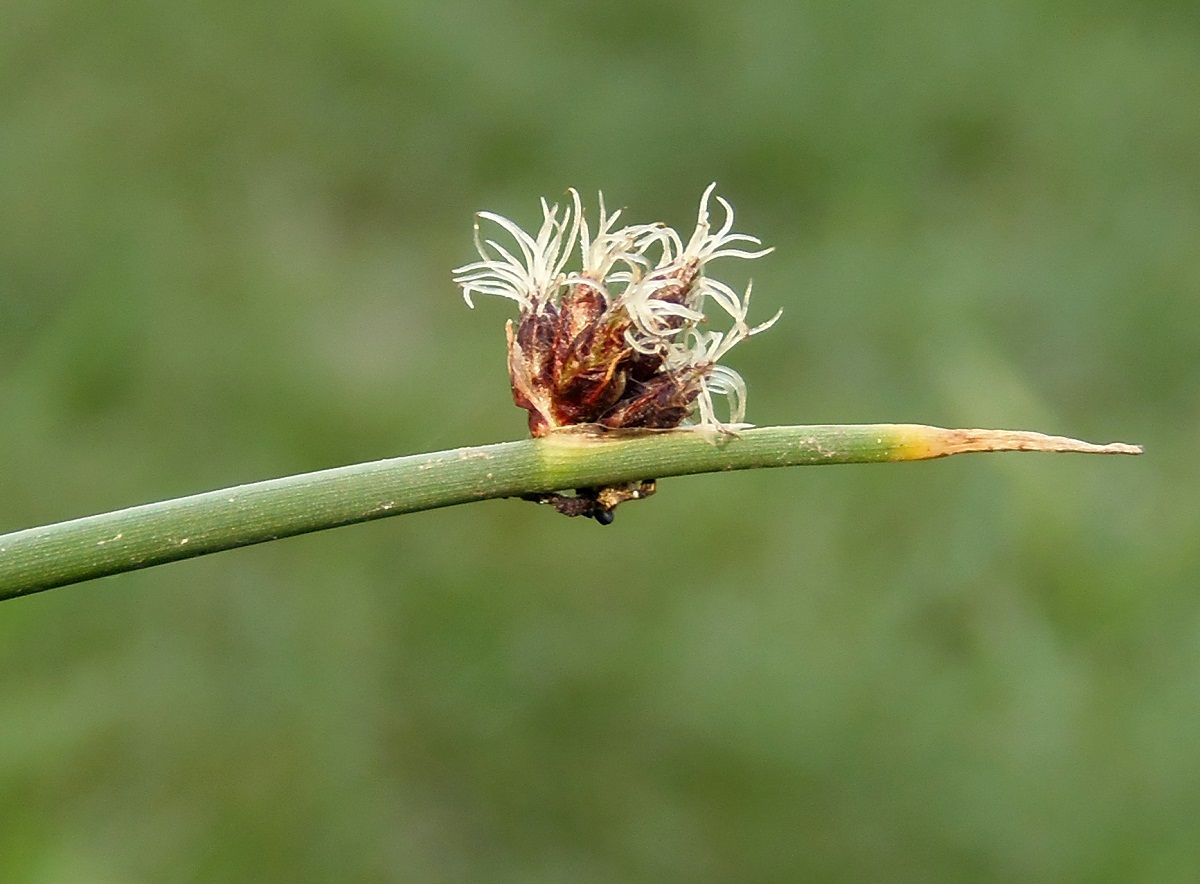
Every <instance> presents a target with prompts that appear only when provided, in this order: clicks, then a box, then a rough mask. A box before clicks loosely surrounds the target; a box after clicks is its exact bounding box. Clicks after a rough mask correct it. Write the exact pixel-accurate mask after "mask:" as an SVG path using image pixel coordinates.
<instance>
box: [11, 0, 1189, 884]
mask: <svg viewBox="0 0 1200 884" xmlns="http://www.w3.org/2000/svg"><path fill="white" fill-rule="evenodd" d="M3 17H4V20H5V24H4V26H3V28H0V308H2V312H0V457H2V463H3V467H2V468H0V530H4V531H6V530H15V529H19V528H24V527H28V526H31V525H35V524H40V523H44V522H49V521H56V520H60V519H65V518H70V517H73V516H77V515H83V514H87V513H91V512H97V511H101V510H105V509H111V508H116V507H120V506H125V505H129V504H133V503H140V502H145V501H149V500H153V499H160V498H164V497H170V496H175V495H179V494H185V493H189V492H194V491H201V490H207V489H210V488H216V487H221V486H225V485H230V484H235V483H239V482H245V481H252V480H255V479H261V478H267V477H271V476H278V475H285V474H288V473H293V472H300V471H306V470H312V469H319V468H323V467H328V466H335V465H340V464H345V463H352V462H356V461H362V460H370V459H376V458H380V457H387V456H392V455H398V454H406V453H412V452H418V451H424V450H431V449H437V448H447V447H455V446H459V445H466V444H475V443H483V442H492V441H500V440H504V439H513V438H518V437H520V436H522V435H523V434H524V432H525V430H524V419H523V418H524V415H523V413H522V412H519V411H518V410H517V409H515V408H514V407H513V406H512V404H511V402H510V399H509V393H508V388H507V379H506V376H505V369H504V345H503V322H504V319H505V318H506V317H508V316H510V315H511V311H510V309H509V308H510V306H511V305H509V304H507V303H506V302H501V301H498V300H490V301H489V300H487V299H482V301H483V302H482V303H480V305H479V307H478V309H477V310H476V311H475V312H473V313H472V312H470V311H468V310H467V309H466V308H465V307H464V305H463V303H462V300H461V298H460V297H459V295H458V292H457V290H456V288H455V287H454V285H453V284H452V283H451V281H450V268H451V267H454V266H456V265H458V264H461V263H463V262H465V261H467V260H470V259H471V258H472V256H473V251H472V248H471V237H470V230H471V216H472V213H473V212H475V211H477V210H479V209H492V210H495V211H498V212H501V213H503V214H506V215H509V216H510V217H513V218H514V219H516V220H517V221H518V222H520V223H522V224H524V225H526V226H529V225H534V224H536V223H537V221H538V220H539V218H540V214H539V211H538V209H537V203H536V200H537V198H538V197H540V196H543V195H545V196H548V197H550V198H551V199H558V198H560V197H561V195H563V193H564V192H565V189H566V188H567V187H569V186H574V187H577V188H579V189H580V190H581V191H583V192H584V193H585V194H592V193H594V192H595V190H596V189H597V188H603V189H604V191H605V194H606V196H607V197H608V201H609V204H610V205H625V206H628V207H629V209H630V213H631V214H630V217H631V218H632V219H634V220H663V221H666V222H668V223H671V224H673V225H676V226H681V227H686V228H688V229H689V230H690V226H691V224H692V223H693V222H694V217H695V208H696V202H697V199H698V197H699V195H700V192H701V191H702V190H703V188H704V187H705V185H707V184H708V182H709V181H711V180H714V179H715V180H716V181H718V183H719V191H718V192H719V193H722V194H724V195H726V196H727V197H728V198H730V199H731V200H732V201H733V203H734V204H735V206H736V207H737V210H738V229H740V230H744V231H747V232H751V233H755V234H758V235H760V236H761V237H762V238H763V239H764V240H765V241H766V242H767V243H768V244H770V245H774V246H776V247H777V251H776V252H775V253H774V254H773V255H771V256H770V257H768V258H765V259H763V260H761V261H758V262H755V265H754V266H753V268H752V270H753V275H754V277H755V295H756V297H755V301H756V305H757V318H759V319H765V318H766V317H767V316H769V315H770V314H771V313H772V312H774V310H775V309H776V308H777V307H779V306H782V307H783V308H784V318H783V320H782V321H781V322H780V323H779V324H778V325H777V326H776V327H775V329H774V330H772V331H771V332H770V333H769V334H766V335H763V336H762V337H760V338H756V339H755V340H754V341H753V342H751V343H750V344H748V345H746V346H745V347H743V348H739V351H738V352H736V353H735V354H734V356H733V359H732V360H731V362H732V364H733V365H734V366H735V367H737V368H738V369H739V370H740V371H741V372H742V373H743V374H744V375H745V377H746V378H747V380H748V383H749V386H750V402H749V419H750V420H753V421H755V422H756V423H759V424H771V423H803V422H809V423H817V422H859V421H867V422H875V421H922V422H929V423H937V424H943V425H953V426H1008V427H1019V428H1030V429H1039V430H1043V431H1047V432H1053V433H1066V434H1070V435H1077V436H1081V437H1084V438H1089V439H1093V440H1095V441H1110V440H1112V439H1123V440H1126V441H1134V442H1141V443H1144V444H1145V445H1146V447H1147V455H1146V456H1145V457H1143V458H1141V459H1139V460H1133V459H1125V458H1113V459H1100V458H1082V457H1076V458H1073V457H1050V456H1032V455H1003V456H995V457H976V458H962V459H956V460H951V461H942V462H935V463H927V464H911V465H899V466H889V467H879V466H865V467H838V468H827V469H819V470H817V469H813V470H808V469H805V470H801V469H796V470H791V471H783V472H765V471H764V472H756V473H748V474H740V475H721V476H702V477H695V478H689V479H677V480H669V481H666V482H664V483H662V485H661V487H660V493H659V495H658V496H657V497H656V498H654V499H653V500H651V501H648V502H646V503H641V504H637V505H630V506H627V507H624V508H622V510H621V511H620V513H619V517H618V519H617V521H616V524H615V525H613V526H612V527H611V528H601V527H599V526H597V525H596V524H595V523H594V522H590V521H585V520H568V519H565V518H562V517H559V516H557V515H556V514H554V513H553V512H551V511H550V510H549V509H546V508H540V507H535V506H531V505H528V504H522V503H518V502H513V501H498V502H489V503H483V504H479V505H474V506H469V507H458V508H453V509H449V510H443V511H436V512H429V513H424V514H417V515H412V516H406V517H404V518H400V519H392V520H385V521H382V522H376V523H372V524H369V525H363V526H358V527H353V528H346V529H341V530H338V531H331V532H325V533H322V534H317V535H313V536H309V537H303V538H296V539H292V540H287V541H282V542H278V543H271V544H266V545H264V546H260V547H255V548H251V549H246V550H240V551H236V552H230V553H224V554H221V555H219V556H211V557H206V558H202V559H197V560H195V561H191V562H186V563H181V564H176V565H171V566H167V567H164V568H157V569H151V570H148V571H144V572H139V573H135V574H129V575H124V576H119V577H115V578H109V579H106V580H103V581H100V582H96V583H91V584H86V585H83V586H78V587H71V588H64V589H59V590H56V591H53V592H50V593H45V594H42V595H38V596H33V597H29V598H25V599H20V600H17V601H12V602H8V603H5V604H4V605H2V606H0V819H3V824H2V825H0V879H3V880H4V881H38V882H60V881H63V882H74V881H87V882H91V881H97V882H99V881H104V882H124V881H131V882H132V881H216V880H220V881H269V880H275V881H282V880H296V881H480V882H483V881H487V882H558V881H571V882H609V881H680V882H685V881H686V882H705V881H733V880H737V881H797V880H820V881H847V882H850V881H884V880H887V881H913V882H916V881H930V880H964V881H966V880H970V881H1069V880H1074V881H1084V880H1086V881H1134V880H1137V881H1155V882H1184V881H1187V882H1191V881H1195V880H1197V879H1198V878H1200V591H1198V590H1200V540H1198V539H1197V538H1198V535H1200V505H1198V504H1197V501H1198V500H1200V466H1198V465H1197V458H1196V457H1195V454H1194V448H1195V444H1196V439H1197V437H1198V436H1200V409H1198V407H1197V395H1196V393H1197V389H1198V387H1200V358H1198V357H1200V300H1198V296H1197V293H1198V292H1200V174H1198V170H1200V100H1198V99H1200V8H1198V7H1197V6H1196V4H1195V3H1191V2H1174V3H1172V2H1158V3H1134V2H1098V3H1097V2H1088V3H1074V2H1066V3H1047V2H1032V0H1028V2H1021V0H999V2H994V3H989V4H956V3H930V4H908V3H900V2H890V3H889V2H884V0H856V2H847V3H820V4H818V3H814V2H800V3H796V2H785V0H776V2H751V3H746V4H730V3H725V2H717V0H709V2H692V3H685V2H678V0H676V2H644V3H632V2H605V3H559V4H554V5H549V4H547V5H540V4H532V3H522V2H516V0H512V2H507V3H492V4H480V3H471V2H465V0H443V2H439V3H433V2H429V3H405V2H385V0H345V2H340V3H331V2H321V0H299V2H288V3H284V2H277V0H268V2H260V3H255V4H242V3H233V2H227V0H210V2H204V3H192V2H182V3H173V4H171V3H151V2H146V0H132V2H124V3H118V4H110V3H99V2H93V0H8V2H6V3H5V4H4V13H3ZM725 269H726V271H727V275H726V276H725V277H723V278H728V279H729V280H730V281H732V282H734V283H735V284H740V283H743V282H744V281H745V278H746V274H747V273H748V272H749V271H750V269H751V268H749V267H748V266H746V265H744V263H741V262H732V264H731V265H729V266H727V267H726V268H725ZM714 271H715V275H717V276H718V277H721V276H722V274H721V272H720V267H719V266H717V267H714Z"/></svg>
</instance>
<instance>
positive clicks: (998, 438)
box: [939, 430, 1142, 455]
mask: <svg viewBox="0 0 1200 884" xmlns="http://www.w3.org/2000/svg"><path fill="white" fill-rule="evenodd" d="M945 433H946V435H945V436H943V437H942V438H941V440H939V441H940V442H941V443H942V445H941V447H942V448H943V451H944V453H945V454H948V455H949V454H966V453H968V452H975V451H1059V452H1078V453H1081V454H1141V453H1142V446H1140V445H1129V444H1127V443H1125V442H1109V443H1108V444H1105V445H1098V444H1096V443H1094V442H1084V441H1082V440H1080V439H1071V438H1069V437H1067V436H1048V435H1046V434H1045V433H1034V432H1032V431H1029V430H946V431H945Z"/></svg>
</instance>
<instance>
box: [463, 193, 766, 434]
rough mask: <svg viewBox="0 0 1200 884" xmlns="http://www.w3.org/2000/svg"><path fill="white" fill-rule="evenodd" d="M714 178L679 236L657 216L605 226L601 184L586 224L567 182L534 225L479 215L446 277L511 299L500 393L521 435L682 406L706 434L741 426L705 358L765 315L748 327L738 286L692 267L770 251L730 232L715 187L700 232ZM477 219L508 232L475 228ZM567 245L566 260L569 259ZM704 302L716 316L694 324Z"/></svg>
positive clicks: (639, 417) (676, 420)
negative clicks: (468, 252) (519, 416)
mask: <svg viewBox="0 0 1200 884" xmlns="http://www.w3.org/2000/svg"><path fill="white" fill-rule="evenodd" d="M714 187H715V185H710V186H709V188H708V189H707V190H706V191H705V192H704V196H703V198H702V199H701V201H700V211H699V213H698V215H697V218H696V228H695V230H694V231H693V232H692V234H691V236H690V237H689V238H688V239H687V240H686V242H685V240H684V238H683V237H682V236H680V235H679V234H678V233H677V232H676V231H674V230H672V229H671V228H669V227H666V226H664V225H662V224H633V225H627V226H624V227H618V226H617V221H618V219H619V218H620V216H621V212H620V211H616V212H613V213H612V214H609V213H608V212H607V211H606V209H605V207H604V197H603V195H601V197H600V216H599V219H598V221H597V224H596V228H595V231H594V233H593V230H592V228H591V227H590V225H589V224H588V221H587V219H586V218H585V217H584V211H583V207H582V205H581V203H580V198H579V194H578V193H577V192H576V191H574V190H571V191H570V194H571V205H568V206H567V207H566V208H565V210H562V211H561V212H560V209H559V207H558V206H553V207H551V206H549V205H548V204H547V203H546V201H545V200H542V218H543V220H542V226H541V228H540V229H539V230H538V232H537V235H536V236H534V235H531V234H529V233H526V232H525V231H524V230H521V229H520V228H519V227H517V225H516V224H514V223H513V222H512V221H510V220H508V219H507V218H504V217H501V216H500V215H495V214H493V213H491V212H481V213H479V216H478V220H477V221H476V225H475V245H476V248H477V249H478V251H479V257H480V260H479V261H476V262H474V263H472V264H467V265H465V266H463V267H459V268H458V269H456V270H455V271H454V272H455V281H456V282H457V283H458V284H459V285H460V286H461V287H462V290H463V297H464V298H465V299H466V301H467V303H468V304H470V305H471V306H474V305H473V304H472V302H471V295H472V294H474V293H480V294H486V295H497V296H499V297H502V298H508V299H510V300H512V301H515V302H516V303H517V306H518V307H519V308H520V315H519V317H518V318H517V321H516V323H515V326H514V323H512V322H509V323H508V331H507V337H508V368H509V376H510V379H511V382H512V392H513V399H514V401H515V402H516V403H517V405H519V406H520V407H521V408H524V409H525V410H527V411H528V412H529V429H530V432H531V433H532V434H533V435H534V436H545V435H546V434H548V433H549V432H551V431H552V430H555V429H558V428H561V427H569V426H575V425H580V424H596V425H599V426H602V427H607V428H610V429H621V428H643V429H671V428H674V427H677V426H679V425H680V424H682V423H683V422H684V421H685V420H687V419H688V418H690V417H692V416H693V414H696V413H698V415H697V416H698V423H699V424H700V425H701V427H702V428H705V429H707V430H709V431H710V432H712V433H713V434H714V437H715V434H716V433H720V432H727V431H729V430H730V429H732V428H735V427H739V426H745V424H743V423H742V421H743V419H744V417H745V400H746V385H745V382H744V381H743V380H742V378H741V376H740V375H739V374H738V373H737V372H735V371H734V370H733V369H731V368H728V367H726V366H723V365H720V364H719V361H720V359H721V358H722V357H723V356H724V355H725V354H726V353H728V352H729V350H730V349H732V348H733V347H734V346H735V345H736V344H738V343H740V342H741V341H744V340H745V339H746V338H748V337H750V336H752V335H755V334H758V333H759V332H761V331H764V330H766V329H767V328H769V327H770V326H771V325H772V324H773V323H774V322H775V320H776V319H778V318H779V314H778V313H776V314H775V316H774V317H773V318H772V319H770V320H768V321H767V322H764V323H762V324H761V325H756V326H750V325H749V324H748V323H747V321H746V318H747V315H748V313H749V309H750V287H747V288H746V291H745V292H744V293H742V294H740V295H739V294H738V293H736V292H735V291H734V290H733V289H731V288H730V287H729V286H727V285H725V284H724V283H721V282H718V281H717V280H714V279H711V278H709V277H708V276H707V275H706V269H707V265H708V263H709V262H710V261H712V260H714V259H717V258H747V259H752V258H758V257H760V256H762V255H765V254H767V253H768V252H769V251H771V250H770V249H762V248H759V246H761V243H760V242H759V240H758V239H756V238H755V237H752V236H747V235H745V234H740V233H733V232H732V230H733V208H732V206H730V205H729V203H728V202H726V201H725V200H724V199H722V198H721V197H716V200H717V202H718V203H719V204H720V206H721V208H722V210H723V212H724V220H723V222H722V223H721V225H720V227H718V228H717V229H716V230H713V228H712V225H711V224H710V221H709V212H708V206H709V202H710V199H711V198H712V192H713V188H714ZM480 221H486V222H488V223H490V224H492V225H494V226H495V227H498V228H499V229H500V231H501V232H502V233H504V234H506V238H507V239H509V240H511V241H512V242H511V243H508V244H502V242H500V241H497V240H496V239H484V238H483V236H482V234H481V232H480V223H479V222H480ZM745 246H750V247H752V248H750V249H747V248H745ZM576 247H578V250H579V258H580V266H579V269H578V270H570V271H569V270H567V263H568V261H569V260H570V257H571V255H572V253H573V252H574V251H575V249H576ZM709 301H711V302H713V303H715V304H716V305H717V307H718V308H719V309H720V311H721V312H722V313H724V314H726V315H727V316H728V318H729V320H730V322H729V323H728V325H729V327H728V328H727V329H725V330H724V331H719V330H712V329H702V328H701V325H702V324H704V323H706V321H707V317H706V315H705V307H706V306H707V304H708V302H709ZM714 396H725V397H726V398H727V399H728V401H729V420H728V421H727V422H722V421H721V420H719V419H718V417H717V415H716V411H715V408H714V405H713V397H714Z"/></svg>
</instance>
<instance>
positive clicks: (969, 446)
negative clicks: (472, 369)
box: [0, 424, 1141, 599]
mask: <svg viewBox="0 0 1200 884" xmlns="http://www.w3.org/2000/svg"><path fill="white" fill-rule="evenodd" d="M1011 450H1021V451H1081V452H1092V453H1105V454H1109V453H1119V454H1137V453H1140V451H1141V449H1140V448H1137V447H1136V446H1129V445H1122V444H1119V443H1114V444H1113V445H1107V446H1099V445H1090V444H1089V443H1085V442H1078V441H1076V440H1072V439H1065V438H1062V437H1056V436H1043V435H1040V434H1037V433H1022V432H1010V431H1003V430H942V429H939V428H936V427H925V426H920V425H917V424H867V425H858V426H808V427H804V426H800V427H761V428H757V429H749V430H743V431H741V432H739V433H738V434H737V435H736V436H734V437H730V438H727V439H724V440H721V441H719V442H718V443H716V444H714V443H713V442H712V441H710V440H709V439H708V438H706V437H705V436H703V435H702V434H700V433H698V432H696V431H692V430H674V431H666V432H641V433H638V432H631V431H614V432H609V433H595V432H588V431H586V430H585V431H582V432H580V431H577V432H559V433H554V434H552V435H550V436H548V437H545V438H542V439H528V440H525V441H522V442H504V443H501V444H498V445H484V446H481V447H478V448H459V449H456V450H454V451H440V452H435V453H431V454H417V455H413V456H410V457H397V458H392V459H390V460H380V461H374V462H372V463H363V464H356V465H354V466H348V467H339V468H337V469H332V470H322V471H320V472H315V473H305V474H303V475H298V476H289V477H287V478H283V479H271V480H268V481H265V482H256V483H254V484H251V485H240V486H237V487H235V488H227V489H224V490H221V491H210V492H207V493H205V494H196V495H193V496H190V497H181V498H178V499H176V500H167V501H163V502H161V503H151V504H145V505H143V506H136V507H131V508H129V509H124V510H117V511H114V512H110V513H103V514H100V515H96V516H87V517H85V518H82V519H74V520H72V521H69V522H59V523H57V524H54V525H47V526H44V527H40V528H29V529H27V530H24V531H16V532H14V533H12V534H6V535H2V536H0V599H9V598H15V597H17V596H22V595H28V594H30V593H34V592H39V591H41V590H44V589H50V588H52V587H55V586H63V585H66V584H69V583H78V582H81V581H84V580H90V579H92V578H95V577H103V576H105V575H109V574H118V573H121V572H124V571H133V570H136V569H138V568H147V567H149V566H151V565H159V564H163V563H165V562H173V561H176V560H179V559H186V558H191V557H192V556H200V555H205V554H207V553H212V552H218V551H220V550H225V549H232V548H234V547H239V546H248V545H250V544H254V543H262V542H264V541H267V540H276V539H278V538H281V537H290V536H292V535H295V534H304V533H307V532H309V531H320V530H322V529H325V528H336V527H338V526H341V525H349V524H352V523H354V522H365V521H368V520H370V519H380V518H384V517H385V516H394V515H399V514H400V513H411V512H416V511H418V510H426V509H434V508H436V507H443V506H453V505H455V504H459V503H469V502H471V501H475V500H487V499H490V498H497V497H516V496H519V495H522V494H534V493H539V492H551V491H559V490H563V489H570V488H584V487H596V486H606V485H619V484H622V483H625V482H634V481H637V480H640V479H650V478H662V477H664V476H681V475H687V474H690V473H706V472H716V471H720V470H745V469H755V468H761V467H782V466H799V465H805V464H833V463H882V462H888V461H902V460H924V459H928V458H934V457H944V456H946V455H949V454H959V453H965V452H969V451H1011Z"/></svg>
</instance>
